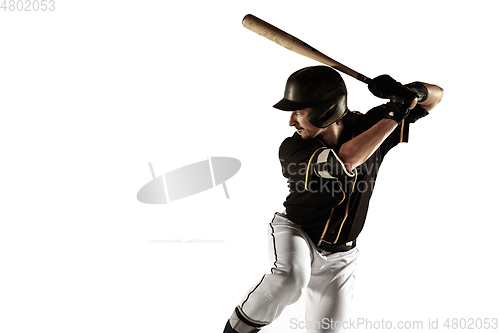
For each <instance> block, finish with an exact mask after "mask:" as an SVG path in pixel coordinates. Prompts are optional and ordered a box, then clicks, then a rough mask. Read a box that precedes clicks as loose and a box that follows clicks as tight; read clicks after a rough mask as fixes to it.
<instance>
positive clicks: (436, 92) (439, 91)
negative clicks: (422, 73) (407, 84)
mask: <svg viewBox="0 0 500 333" xmlns="http://www.w3.org/2000/svg"><path fill="white" fill-rule="evenodd" d="M426 87H427V91H428V97H427V99H426V100H425V101H424V102H423V103H421V104H420V106H422V107H423V108H424V109H425V110H427V111H430V110H432V109H434V107H435V106H436V105H438V104H439V102H441V100H442V99H443V95H444V89H443V88H441V87H440V86H436V85H434V84H426Z"/></svg>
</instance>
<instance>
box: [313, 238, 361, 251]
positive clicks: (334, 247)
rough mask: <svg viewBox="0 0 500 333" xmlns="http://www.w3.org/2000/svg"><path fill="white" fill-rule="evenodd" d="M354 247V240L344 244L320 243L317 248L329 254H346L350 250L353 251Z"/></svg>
mask: <svg viewBox="0 0 500 333" xmlns="http://www.w3.org/2000/svg"><path fill="white" fill-rule="evenodd" d="M355 247H356V240H353V241H350V242H347V243H345V244H328V243H325V242H321V244H320V245H319V246H318V248H320V249H321V250H324V251H327V252H331V253H336V252H347V251H349V250H351V249H354V248H355Z"/></svg>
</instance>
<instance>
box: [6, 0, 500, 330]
mask: <svg viewBox="0 0 500 333" xmlns="http://www.w3.org/2000/svg"><path fill="white" fill-rule="evenodd" d="M248 13H252V14H254V15H256V16H258V17H260V18H262V19H264V20H266V21H268V22H270V23H272V24H274V25H276V26H278V27H279V28H281V29H283V30H285V31H287V32H289V33H291V34H293V35H295V36H296V37H298V38H300V39H302V40H304V41H306V42H307V43H308V44H310V45H312V46H314V47H315V48H317V49H319V50H320V51H322V52H323V53H326V54H327V55H329V56H331V57H333V58H335V59H336V60H338V61H340V62H342V63H344V64H345V65H347V66H349V67H351V68H353V69H355V70H357V71H359V72H361V73H363V74H364V75H366V76H368V77H375V76H377V75H380V74H385V73H387V74H390V75H391V76H393V77H394V78H396V79H397V80H399V81H401V82H403V83H408V82H411V81H415V80H421V81H424V82H428V83H434V84H438V85H440V86H441V87H443V88H444V90H445V96H444V99H443V101H442V102H441V104H440V105H438V107H436V109H435V110H433V111H432V112H431V115H429V116H428V117H427V118H425V119H423V120H421V121H419V122H418V123H417V124H415V126H413V127H412V130H411V132H410V143H409V144H405V145H401V146H399V147H397V148H396V149H394V151H391V153H390V154H389V155H388V156H387V159H386V160H385V162H384V167H383V168H382V170H381V173H380V177H379V181H378V183H377V188H376V190H375V193H374V196H373V199H372V202H371V207H370V212H369V215H368V219H367V223H366V227H365V229H364V231H363V233H362V234H361V236H360V238H359V249H360V253H361V255H360V258H359V265H358V271H357V274H356V286H355V296H354V304H353V308H352V316H353V318H366V319H367V320H370V321H372V322H375V321H381V320H382V319H383V320H385V321H392V322H394V323H396V322H397V321H399V320H410V321H423V322H424V324H425V326H426V327H427V324H428V321H429V319H432V320H435V319H439V324H440V325H441V324H442V323H444V321H445V320H446V318H488V317H489V318H491V317H495V316H496V317H497V318H499V317H500V316H499V313H500V311H499V310H500V303H499V296H500V292H499V287H498V281H499V280H500V273H498V270H497V267H498V245H497V241H498V235H499V227H498V223H499V218H498V202H497V198H498V194H497V192H498V186H499V185H500V184H499V182H498V176H497V167H498V166H497V158H495V156H494V155H495V153H496V152H497V151H498V148H497V143H498V139H497V132H498V129H497V123H498V121H499V116H498V112H499V110H498V104H497V98H496V96H497V95H498V77H499V74H500V73H499V66H498V63H497V61H498V58H499V56H500V54H499V48H498V45H497V44H498V43H497V40H498V36H497V35H498V31H499V28H500V25H499V24H498V19H497V17H496V16H497V14H496V13H497V4H496V2H495V1H474V2H473V3H471V2H470V1H467V2H466V1H411V2H410V1H406V2H402V1H350V2H348V1H307V2H306V1H300V2H294V1H269V0H267V1H255V0H252V1H200V0H196V1H184V2H181V1H176V2H173V1H171V2H167V1H158V0H156V1H155V0H146V1H110V0H108V1H68V0H67V1H61V0H56V10H55V11H53V12H48V11H47V12H10V11H8V10H7V11H3V10H2V11H0V66H1V67H0V68H1V70H0V112H1V122H0V126H1V127H0V140H1V158H2V160H1V161H2V162H1V166H0V168H1V169H0V170H1V172H0V177H1V178H0V198H1V203H2V208H1V210H0V223H1V229H0V270H1V273H0V279H1V280H2V282H1V283H0V316H1V319H0V331H2V332H9V333H11V332H42V331H43V332H53V333H55V332H141V333H142V332H148V333H153V332H165V333H166V332H222V329H223V327H224V325H225V322H226V320H227V318H228V317H229V315H230V314H231V312H232V310H233V308H234V306H235V305H236V304H237V303H238V302H239V300H240V298H241V297H243V295H244V293H245V292H246V290H247V289H248V288H250V287H251V286H252V285H253V284H254V283H256V282H257V281H258V280H259V279H260V277H261V276H262V275H263V274H265V273H267V272H268V271H269V268H268V263H267V239H266V227H267V224H268V223H269V222H270V221H271V219H272V217H273V214H274V212H276V211H281V210H282V209H283V207H282V202H283V201H284V198H285V196H286V194H287V187H286V180H285V179H284V178H283V177H282V176H281V169H280V165H279V160H278V157H277V152H278V147H279V145H280V143H281V141H282V140H283V139H284V138H285V137H287V136H289V135H291V134H293V131H292V130H291V129H290V128H289V127H288V116H289V114H288V113H284V112H280V111H277V110H275V109H273V108H272V105H273V104H274V103H276V102H277V101H278V100H279V99H281V97H282V94H283V89H284V84H285V81H286V78H287V77H288V75H290V74H291V73H292V72H294V71H295V70H297V69H299V68H302V67H305V66H311V65H316V64H318V63H316V62H315V61H312V60H310V59H307V58H305V57H302V56H300V55H297V54H295V53H293V52H290V51H288V50H286V49H284V48H281V47H280V46H278V45H276V44H273V43H272V42H270V41H268V40H266V39H264V38H263V37H260V36H258V35H256V34H254V33H252V32H250V31H249V30H247V29H245V28H243V26H242V24H241V20H242V19H243V17H244V16H245V15H246V14H248ZM344 80H345V82H346V85H347V87H348V91H349V97H348V98H349V102H348V104H349V107H350V109H351V110H358V111H362V112H366V111H367V110H368V109H369V108H371V107H373V106H375V105H377V104H379V103H381V102H383V101H381V100H379V99H377V98H375V97H373V96H372V95H371V94H370V93H369V91H368V89H367V88H366V85H365V84H363V83H361V82H359V81H356V80H355V79H352V78H350V77H348V76H345V75H344ZM208 156H230V157H234V158H237V159H239V160H240V161H241V162H242V167H241V170H240V172H239V173H238V174H236V175H235V176H234V177H233V178H231V179H230V180H228V181H227V187H228V191H229V194H230V197H231V198H230V200H228V199H226V198H225V195H224V191H223V188H222V187H221V186H218V187H216V188H214V189H212V190H210V191H206V192H203V193H200V194H198V195H195V196H192V197H189V198H186V199H184V200H180V201H175V202H172V203H170V204H168V205H147V204H143V203H140V202H139V201H137V199H136V194H137V191H138V190H139V189H140V188H141V187H142V186H143V185H144V184H145V183H147V182H148V181H149V180H151V173H150V170H149V167H148V162H152V163H153V166H154V168H155V172H156V174H158V175H159V174H162V173H165V172H168V171H170V170H173V169H176V168H178V167H182V166H184V165H188V164H191V163H195V162H198V161H201V160H204V159H206V158H207V157H208ZM174 240H182V241H188V240H206V241H207V242H198V243H189V242H183V243H181V242H174ZM209 241H210V242H209ZM293 318H296V319H297V320H303V303H302V300H300V301H299V302H298V303H296V304H294V305H292V306H290V307H289V308H288V309H286V310H285V312H284V313H283V315H282V316H281V317H280V318H279V319H278V320H277V321H276V322H275V323H273V325H271V326H270V327H269V328H266V329H265V330H263V332H286V331H294V332H299V330H290V320H291V319H293ZM394 325H395V324H394ZM356 331H359V332H362V331H364V330H363V327H359V329H358V330H356ZM422 331H423V330H419V332H422ZM489 331H491V330H489Z"/></svg>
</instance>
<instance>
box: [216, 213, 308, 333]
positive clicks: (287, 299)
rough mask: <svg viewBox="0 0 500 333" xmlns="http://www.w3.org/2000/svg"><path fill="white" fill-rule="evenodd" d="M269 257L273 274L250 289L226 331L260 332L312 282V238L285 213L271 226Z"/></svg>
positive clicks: (266, 276)
mask: <svg viewBox="0 0 500 333" xmlns="http://www.w3.org/2000/svg"><path fill="white" fill-rule="evenodd" d="M269 260H270V262H271V265H272V268H271V273H270V274H266V275H264V276H263V277H262V279H261V280H260V281H259V282H258V283H257V284H256V285H255V286H253V287H252V288H250V290H249V291H248V292H247V294H246V295H245V296H244V297H243V299H242V301H241V302H240V304H239V305H238V307H237V308H236V309H235V311H234V312H233V314H232V315H231V318H230V319H229V321H228V323H227V325H226V329H225V330H224V333H233V332H238V333H249V332H257V331H258V329H259V328H260V327H262V326H265V325H268V324H270V323H271V322H272V321H273V320H275V319H276V318H277V317H278V316H279V315H280V314H281V312H282V311H283V309H284V308H285V307H286V306H287V305H290V304H293V303H295V302H296V301H297V300H298V299H299V297H300V295H301V292H302V289H303V288H305V287H306V286H307V284H308V283H309V278H310V274H311V261H312V254H311V250H310V247H309V244H308V241H307V240H306V239H304V232H303V231H302V230H301V229H300V228H299V227H298V226H296V225H295V224H293V223H292V222H290V221H289V220H288V219H286V217H284V216H282V215H281V214H276V215H275V217H274V219H273V221H272V222H271V224H270V225H269ZM256 329H257V330H256Z"/></svg>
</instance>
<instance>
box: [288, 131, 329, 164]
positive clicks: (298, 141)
mask: <svg viewBox="0 0 500 333" xmlns="http://www.w3.org/2000/svg"><path fill="white" fill-rule="evenodd" d="M322 146H323V144H322V143H321V142H320V141H318V140H316V139H312V140H305V139H303V138H302V137H301V136H300V134H298V133H297V132H295V133H294V134H293V135H292V136H289V137H287V138H286V139H284V140H283V142H282V143H281V145H280V148H279V155H280V158H286V157H289V156H292V155H295V154H296V153H298V152H301V151H306V152H309V151H311V150H315V149H318V148H320V147H322Z"/></svg>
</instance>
